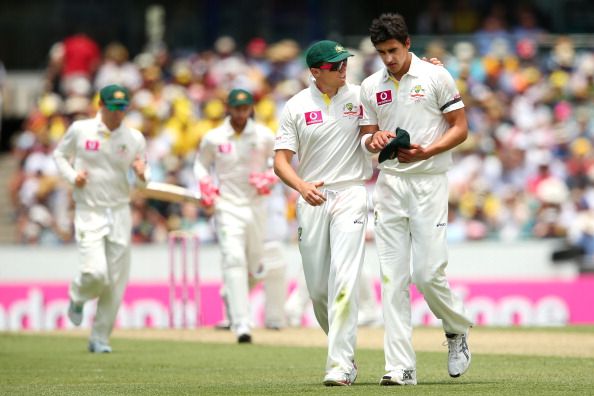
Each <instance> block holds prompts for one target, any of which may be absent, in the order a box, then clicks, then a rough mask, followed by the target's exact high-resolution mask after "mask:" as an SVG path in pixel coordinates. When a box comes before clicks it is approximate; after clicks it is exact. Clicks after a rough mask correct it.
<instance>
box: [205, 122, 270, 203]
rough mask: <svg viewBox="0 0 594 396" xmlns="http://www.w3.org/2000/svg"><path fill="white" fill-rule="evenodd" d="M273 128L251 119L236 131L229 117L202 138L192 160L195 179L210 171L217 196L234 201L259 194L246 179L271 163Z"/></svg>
mask: <svg viewBox="0 0 594 396" xmlns="http://www.w3.org/2000/svg"><path fill="white" fill-rule="evenodd" d="M273 145H274V134H273V132H272V131H271V130H270V129H269V128H267V127H265V126H264V125H261V124H259V123H257V122H254V121H253V120H251V119H250V120H248V122H247V124H246V126H245V128H244V130H243V131H242V133H240V134H236V133H235V130H234V129H233V127H232V126H231V121H230V117H227V118H226V119H225V121H224V122H223V124H222V125H221V126H219V127H217V128H215V129H212V130H211V131H209V132H208V133H207V134H206V135H204V137H203V138H202V142H201V143H200V150H199V151H198V154H197V155H196V162H195V163H194V175H195V177H196V180H197V181H200V180H201V179H202V178H203V177H205V176H209V175H210V174H211V171H212V172H213V174H214V176H215V177H214V179H216V180H218V186H219V191H220V198H219V199H220V200H223V201H227V202H229V203H232V204H235V205H249V204H251V203H253V202H255V201H258V202H259V201H261V199H262V197H261V196H260V195H258V192H257V190H256V188H255V187H254V186H252V185H251V184H250V183H249V175H250V174H251V173H252V172H264V171H265V170H267V169H269V168H270V165H271V163H272V154H273V150H272V148H273Z"/></svg>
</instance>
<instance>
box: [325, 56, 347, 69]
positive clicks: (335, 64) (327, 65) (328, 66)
mask: <svg viewBox="0 0 594 396" xmlns="http://www.w3.org/2000/svg"><path fill="white" fill-rule="evenodd" d="M346 64H347V60H346V59H343V60H341V61H340V62H329V63H324V64H322V65H320V66H318V69H322V70H329V71H338V70H340V69H342V66H346Z"/></svg>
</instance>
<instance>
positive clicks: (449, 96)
mask: <svg viewBox="0 0 594 396" xmlns="http://www.w3.org/2000/svg"><path fill="white" fill-rule="evenodd" d="M434 86H435V89H436V96H437V105H438V106H439V110H440V111H441V112H442V113H449V112H450V111H454V110H458V109H461V108H463V107H464V103H463V102H462V97H461V96H460V92H459V91H458V87H457V86H456V82H455V81H454V78H453V77H452V76H451V75H450V73H448V71H447V70H446V69H445V68H444V67H438V68H437V79H436V81H435V85H434Z"/></svg>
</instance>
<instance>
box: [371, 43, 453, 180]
mask: <svg viewBox="0 0 594 396" xmlns="http://www.w3.org/2000/svg"><path fill="white" fill-rule="evenodd" d="M361 102H362V103H363V107H364V109H365V112H364V116H363V118H362V119H361V123H360V124H361V125H377V126H378V127H379V129H380V130H381V131H395V130H396V128H398V127H400V128H402V129H405V130H406V131H408V133H409V134H410V141H411V143H413V144H419V145H421V146H423V147H427V146H429V145H431V144H432V143H433V142H435V141H436V140H438V139H439V138H440V137H441V136H442V135H443V134H444V133H445V131H447V130H448V129H449V125H448V123H447V121H446V119H445V118H444V117H443V114H444V113H448V112H450V111H453V110H457V109H461V108H463V107H464V103H463V102H462V99H461V97H460V93H459V92H458V89H457V87H456V83H455V81H454V79H453V78H452V76H451V75H450V74H449V73H448V72H447V70H446V69H445V68H444V67H442V66H435V65H433V64H431V63H429V62H425V61H422V60H420V59H419V58H418V57H417V56H416V55H415V54H412V61H411V65H410V69H409V71H408V72H407V73H406V74H405V75H404V76H402V78H401V79H400V82H399V83H395V82H394V81H393V80H392V79H391V78H390V75H389V73H388V70H387V69H386V68H383V69H382V70H380V71H378V72H376V73H375V74H372V75H371V76H369V77H367V78H366V79H365V80H364V81H363V83H362V84H361ZM451 164H452V155H451V152H450V150H448V151H445V152H443V153H440V154H438V155H435V156H433V157H431V158H429V159H427V160H424V161H418V162H413V163H407V164H401V163H399V162H398V159H394V160H387V161H385V162H383V163H382V164H380V165H379V169H381V170H386V171H388V172H397V173H400V172H406V173H431V174H434V173H443V172H446V171H447V170H448V169H449V168H450V166H451Z"/></svg>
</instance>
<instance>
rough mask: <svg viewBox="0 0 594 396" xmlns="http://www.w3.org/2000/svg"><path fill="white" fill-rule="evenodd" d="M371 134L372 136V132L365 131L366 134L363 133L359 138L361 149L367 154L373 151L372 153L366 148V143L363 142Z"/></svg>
mask: <svg viewBox="0 0 594 396" xmlns="http://www.w3.org/2000/svg"><path fill="white" fill-rule="evenodd" d="M371 136H373V133H367V134H365V135H363V137H362V138H361V148H362V149H363V151H365V152H366V153H367V154H369V155H373V154H375V153H372V152H371V151H369V150H367V145H366V144H365V142H366V141H367V138H368V137H371Z"/></svg>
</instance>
